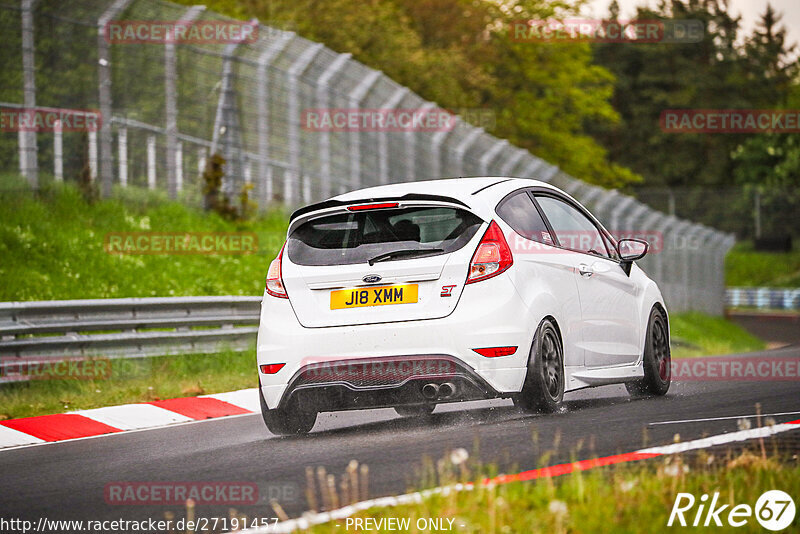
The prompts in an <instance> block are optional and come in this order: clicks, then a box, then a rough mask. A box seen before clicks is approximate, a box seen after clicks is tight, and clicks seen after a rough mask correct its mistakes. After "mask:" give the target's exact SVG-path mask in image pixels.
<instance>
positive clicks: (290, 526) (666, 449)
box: [242, 423, 800, 534]
mask: <svg viewBox="0 0 800 534" xmlns="http://www.w3.org/2000/svg"><path fill="white" fill-rule="evenodd" d="M790 430H800V424H799V423H795V424H789V423H781V424H778V425H774V426H766V427H762V428H753V429H750V430H742V431H739V432H732V433H728V434H720V435H717V436H711V437H709V438H702V439H696V440H692V441H687V442H685V443H674V444H672V445H666V446H663V447H651V448H649V449H641V450H638V451H634V452H636V453H642V454H657V455H668V454H676V453H680V452H685V451H689V450H694V449H702V448H707V447H713V446H715V445H724V444H726V443H734V442H738V441H745V440H750V439H755V438H761V437H767V436H774V435H775V434H779V433H781V432H787V431H790ZM474 487H475V485H474V484H471V483H468V484H454V485H452V486H443V487H438V488H431V489H427V490H422V491H416V492H413V493H406V494H403V495H397V496H390V497H380V498H377V499H369V500H366V501H361V502H358V503H356V504H352V505H349V506H345V507H342V508H339V509H337V510H331V511H330V512H320V513H311V512H308V513H306V514H304V515H303V517H299V518H297V519H290V520H288V521H283V522H280V523H278V524H276V525H270V526H267V527H259V528H255V529H245V530H243V531H242V532H247V533H249V534H273V533H289V532H294V531H296V530H301V529H307V528H310V527H312V526H314V525H319V524H322V523H327V522H329V521H334V520H340V519H345V518H347V517H350V516H352V515H353V514H355V513H357V512H361V511H363V510H367V509H369V508H376V507H391V506H398V505H401V504H411V503H419V502H422V501H423V500H424V499H427V498H428V497H430V496H432V495H436V494H440V493H441V494H444V495H447V494H448V493H450V492H452V491H470V490H472V489H474Z"/></svg>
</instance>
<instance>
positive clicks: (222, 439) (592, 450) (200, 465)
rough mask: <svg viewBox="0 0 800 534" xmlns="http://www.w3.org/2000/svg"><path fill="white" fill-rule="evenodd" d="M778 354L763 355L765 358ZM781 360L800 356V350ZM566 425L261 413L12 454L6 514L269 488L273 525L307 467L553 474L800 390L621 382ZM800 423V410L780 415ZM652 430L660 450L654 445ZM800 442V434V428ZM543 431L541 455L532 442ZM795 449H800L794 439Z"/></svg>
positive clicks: (463, 415)
mask: <svg viewBox="0 0 800 534" xmlns="http://www.w3.org/2000/svg"><path fill="white" fill-rule="evenodd" d="M764 354H765V353H758V354H753V355H754V356H756V355H764ZM770 354H771V355H773V356H779V357H786V356H791V357H795V358H796V357H798V356H800V346H799V345H794V346H792V347H789V348H785V349H781V350H778V351H771V352H770ZM565 401H566V402H565V404H566V410H565V412H564V413H561V414H557V415H547V416H544V415H524V414H521V413H519V412H517V411H516V410H515V409H514V407H513V406H512V405H511V403H510V401H495V402H490V403H487V402H483V403H469V404H465V405H462V406H459V407H458V409H456V407H455V406H452V405H451V406H449V407H439V408H437V411H436V413H435V414H434V416H433V418H432V421H431V422H430V423H426V422H423V421H420V420H415V419H409V418H400V417H398V416H396V415H395V413H394V411H392V410H370V411H362V412H343V413H338V414H322V415H321V416H320V417H319V419H318V420H317V424H316V426H315V428H314V430H313V432H312V433H311V434H310V435H308V436H304V437H297V438H278V437H274V436H272V435H270V434H269V433H268V431H267V430H266V428H265V427H264V425H263V422H262V421H261V417H260V415H247V416H241V417H235V418H227V419H218V420H210V421H204V422H199V423H193V424H187V425H182V426H174V427H168V428H162V429H154V430H148V431H142V432H128V433H123V434H120V435H113V436H108V437H100V438H96V439H88V440H81V441H72V442H64V443H56V444H49V445H44V446H37V447H31V448H25V449H17V450H8V451H0V517H3V518H27V519H32V520H38V518H39V517H40V516H44V517H47V518H50V519H55V518H60V519H117V518H137V519H143V518H148V517H152V518H154V519H161V518H163V517H164V512H165V511H167V510H172V511H174V512H176V513H178V514H179V515H182V510H181V509H180V507H177V506H171V507H170V506H141V505H140V506H120V505H109V504H107V503H106V502H105V500H104V495H103V488H104V486H105V485H106V484H107V483H109V482H118V481H163V482H168V481H250V482H256V483H258V485H259V488H260V495H261V502H259V504H258V505H252V506H242V507H239V510H240V511H241V512H244V513H246V514H247V515H248V516H249V517H251V518H252V517H274V515H275V514H274V513H273V512H272V509H271V507H270V506H269V504H268V502H267V501H268V499H269V496H270V495H273V496H279V497H280V500H281V503H282V504H283V506H284V508H285V509H286V510H287V512H288V513H289V515H291V516H296V515H298V514H299V513H300V512H302V511H303V510H304V509H305V498H304V497H303V489H304V488H305V468H306V466H314V467H316V466H325V467H326V468H327V469H328V472H333V473H336V474H337V475H338V474H340V473H342V472H343V471H344V469H345V466H346V465H347V463H348V462H349V461H350V460H352V459H356V460H358V461H359V462H361V463H366V464H368V465H369V469H370V496H372V497H375V496H381V495H388V494H396V493H399V492H404V491H406V490H407V489H408V488H409V487H411V486H415V485H416V482H417V481H418V480H419V478H418V477H419V472H420V466H421V465H422V458H423V456H425V455H427V456H429V457H432V458H440V457H442V455H443V454H444V453H445V451H447V450H449V449H452V448H456V447H463V448H465V449H467V450H468V451H473V447H474V445H475V443H479V444H480V451H479V458H480V460H481V461H482V462H486V463H488V462H492V463H496V464H499V465H500V466H501V468H502V469H503V470H504V471H506V472H511V471H512V470H514V469H517V470H524V469H530V468H534V467H538V466H540V464H539V461H540V456H541V455H542V454H543V453H544V452H546V451H547V450H549V449H551V448H552V446H553V441H554V439H555V436H556V435H557V434H560V436H561V437H560V446H559V448H558V451H557V453H556V455H555V456H554V457H553V458H552V459H551V460H549V462H548V463H549V464H553V463H558V462H559V461H565V460H569V459H570V455H571V453H575V458H576V459H583V458H589V457H592V456H605V455H610V454H616V453H623V452H629V451H633V450H636V449H639V448H642V446H643V445H645V444H646V445H650V446H652V445H661V444H667V443H671V442H672V441H673V437H674V435H675V434H676V433H679V434H680V438H681V440H690V439H695V438H700V437H703V436H706V435H710V434H720V433H725V432H731V431H735V430H736V429H737V421H736V419H722V420H717V421H703V422H689V423H676V424H660V425H652V423H655V422H664V421H674V420H685V419H699V418H715V417H732V416H742V415H750V414H754V413H755V405H756V403H760V404H761V411H762V413H765V414H770V413H778V412H800V382H798V381H794V382H684V383H673V385H672V388H671V389H670V392H669V394H668V395H667V396H666V397H663V398H655V399H637V400H631V399H630V397H629V396H628V394H627V392H626V391H625V389H624V387H622V386H605V387H601V388H595V389H589V390H583V391H578V392H574V393H570V394H567V395H566V397H565ZM775 419H776V421H777V422H779V423H780V422H786V421H791V420H797V419H800V413H798V414H795V415H784V416H778V417H775ZM644 429H647V431H646V434H647V440H648V441H647V443H645V442H644V435H645V431H644ZM798 433H800V432H798ZM534 434H536V435H538V440H539V443H538V446H537V445H536V444H535V443H534V439H533V435H534ZM794 442H795V443H798V442H800V440H795V441H794ZM227 509H228V507H227V506H224V507H216V508H215V507H201V508H199V509H198V515H199V516H206V517H213V516H219V515H224V516H226V515H227Z"/></svg>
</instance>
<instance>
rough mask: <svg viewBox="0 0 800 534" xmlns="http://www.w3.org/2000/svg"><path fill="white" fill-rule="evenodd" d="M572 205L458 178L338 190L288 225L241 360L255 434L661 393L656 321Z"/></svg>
mask: <svg viewBox="0 0 800 534" xmlns="http://www.w3.org/2000/svg"><path fill="white" fill-rule="evenodd" d="M647 250H648V244H647V243H646V242H645V241H640V240H636V239H620V240H619V241H618V242H617V241H615V240H614V238H613V237H612V236H611V234H610V233H609V232H608V231H606V229H605V228H603V226H602V225H601V224H600V223H599V222H598V221H597V219H595V218H594V217H593V216H592V215H591V214H590V213H589V212H588V211H587V210H586V209H585V208H584V207H583V206H581V204H579V203H578V202H577V201H576V200H575V199H573V198H572V197H570V196H569V195H568V194H566V193H564V192H563V191H561V190H559V189H557V188H555V187H553V186H551V185H548V184H546V183H543V182H539V181H535V180H528V179H519V178H503V177H498V178H459V179H449V180H436V181H429V182H413V183H406V184H395V185H386V186H379V187H373V188H369V189H363V190H360V191H353V192H350V193H347V194H344V195H340V196H338V197H335V198H333V199H331V200H327V201H324V202H320V203H318V204H313V205H310V206H306V207H304V208H301V209H299V210H297V211H296V212H294V213H293V214H292V216H291V219H290V223H289V229H288V234H287V240H286V243H285V244H284V246H283V248H282V249H281V251H280V253H279V254H278V257H277V258H276V259H275V260H274V261H273V262H272V263H271V265H270V266H269V271H268V274H267V280H266V291H265V294H264V299H263V301H262V305H261V318H260V327H259V332H258V345H257V359H258V373H259V392H260V397H261V408H262V412H263V416H264V421H265V423H266V425H267V427H268V428H269V430H270V431H271V432H273V433H275V434H299V433H306V432H308V431H310V430H311V428H312V427H313V426H314V423H315V421H316V418H317V414H318V413H320V412H326V411H337V410H352V409H363V408H378V407H392V408H394V409H395V410H396V411H397V412H398V413H399V414H400V415H403V416H412V415H418V416H424V415H428V414H430V413H431V412H432V411H433V410H434V407H435V406H436V405H437V404H440V403H452V402H461V401H468V400H478V399H492V398H511V399H513V400H514V402H515V404H516V405H517V406H518V407H520V408H521V409H524V410H530V411H540V412H541V411H544V412H552V411H556V410H558V409H559V408H560V406H561V403H562V399H563V396H564V393H565V392H568V391H572V390H576V389H580V388H585V387H589V386H597V385H603V384H613V383H624V384H625V385H626V386H627V388H628V391H629V392H631V394H634V395H663V394H665V393H666V392H667V390H668V388H669V385H670V347H669V326H668V316H667V310H666V307H665V306H664V301H663V299H662V297H661V293H660V291H659V289H658V287H657V285H656V284H655V282H653V281H652V280H651V279H650V278H648V277H647V275H646V274H645V273H644V272H643V271H642V270H641V268H639V267H638V266H637V265H636V263H634V262H635V260H637V259H639V258H641V257H642V256H644V255H645V254H646V253H647Z"/></svg>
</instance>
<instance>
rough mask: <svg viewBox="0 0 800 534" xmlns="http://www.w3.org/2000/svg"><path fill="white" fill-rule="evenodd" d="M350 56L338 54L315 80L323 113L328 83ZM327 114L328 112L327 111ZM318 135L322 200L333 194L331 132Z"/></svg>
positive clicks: (327, 100)
mask: <svg viewBox="0 0 800 534" xmlns="http://www.w3.org/2000/svg"><path fill="white" fill-rule="evenodd" d="M351 57H353V56H352V55H351V54H339V55H338V56H336V59H334V60H333V61H332V62H331V64H330V65H328V66H327V67H326V68H325V70H324V71H323V72H322V74H321V75H320V77H319V79H318V80H317V105H318V106H319V107H320V109H321V110H323V112H326V110H328V106H330V105H331V104H330V92H331V87H330V82H331V80H332V79H333V77H334V76H336V75H337V74H338V73H339V71H340V70H342V67H344V66H345V65H346V64H347V62H348V61H350V58H351ZM328 112H329V110H328ZM317 135H319V178H320V190H321V191H320V193H321V195H322V198H329V197H330V196H331V195H332V194H333V184H332V176H331V132H330V130H328V129H323V130H322V131H320V132H317Z"/></svg>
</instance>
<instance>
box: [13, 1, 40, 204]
mask: <svg viewBox="0 0 800 534" xmlns="http://www.w3.org/2000/svg"><path fill="white" fill-rule="evenodd" d="M35 5H36V0H22V5H21V8H22V13H21V18H22V103H23V113H25V112H26V111H27V112H28V113H33V112H34V111H35V109H36V63H35V57H34V54H35V52H36V44H35V42H34V35H33V32H34V27H33V8H34V6H35ZM18 139H19V171H20V174H22V175H23V176H24V177H25V179H26V180H28V184H29V185H30V186H31V188H33V189H39V162H38V157H39V156H38V152H39V149H38V146H37V140H36V132H35V131H25V130H24V129H22V128H20V130H19V133H18Z"/></svg>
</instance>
